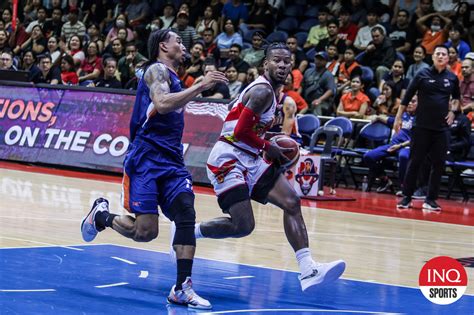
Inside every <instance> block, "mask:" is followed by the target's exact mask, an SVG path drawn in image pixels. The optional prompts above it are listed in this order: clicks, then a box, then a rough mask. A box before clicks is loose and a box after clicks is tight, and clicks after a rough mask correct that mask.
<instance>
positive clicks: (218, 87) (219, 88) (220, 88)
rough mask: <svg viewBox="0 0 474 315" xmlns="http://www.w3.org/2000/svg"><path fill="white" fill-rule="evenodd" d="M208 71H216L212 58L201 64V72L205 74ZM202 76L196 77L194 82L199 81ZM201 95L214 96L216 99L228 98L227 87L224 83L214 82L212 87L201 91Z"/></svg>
mask: <svg viewBox="0 0 474 315" xmlns="http://www.w3.org/2000/svg"><path fill="white" fill-rule="evenodd" d="M209 71H217V67H216V65H215V64H214V60H205V61H204V65H203V73H204V75H206V73H208V72H209ZM203 78H204V76H201V77H199V78H197V79H196V80H195V81H194V84H197V83H199V82H201V80H202V79H203ZM201 96H202V97H207V98H216V99H230V94H229V88H228V87H227V85H226V84H224V83H216V84H215V85H214V87H213V88H211V89H208V90H206V91H203V92H202V93H201Z"/></svg>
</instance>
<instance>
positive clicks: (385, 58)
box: [361, 26, 396, 84]
mask: <svg viewBox="0 0 474 315" xmlns="http://www.w3.org/2000/svg"><path fill="white" fill-rule="evenodd" d="M371 34H372V42H370V44H369V46H367V48H366V50H365V54H364V56H363V57H362V62H361V63H362V65H364V66H368V67H370V68H371V69H372V70H373V71H374V73H375V76H376V79H377V84H380V80H382V77H383V76H384V74H385V73H387V72H389V71H390V70H389V69H390V68H391V67H392V65H393V62H394V61H395V58H396V52H395V48H394V47H393V45H392V41H391V40H390V38H388V37H386V36H385V33H384V30H383V29H382V28H381V27H378V26H375V27H374V28H373V29H372V31H371Z"/></svg>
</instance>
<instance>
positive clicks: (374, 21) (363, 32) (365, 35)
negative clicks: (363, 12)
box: [354, 9, 385, 51]
mask: <svg viewBox="0 0 474 315" xmlns="http://www.w3.org/2000/svg"><path fill="white" fill-rule="evenodd" d="M378 22H379V16H378V12H377V10H376V9H369V11H368V12H367V25H365V26H362V27H361V28H359V30H358V31H357V36H356V39H355V41H354V47H355V48H357V49H358V50H359V51H364V50H365V49H366V48H367V46H368V45H369V43H370V42H371V41H372V33H371V31H372V29H373V28H374V27H375V26H379V27H381V28H383V29H384V31H385V28H384V27H383V26H382V25H381V24H378Z"/></svg>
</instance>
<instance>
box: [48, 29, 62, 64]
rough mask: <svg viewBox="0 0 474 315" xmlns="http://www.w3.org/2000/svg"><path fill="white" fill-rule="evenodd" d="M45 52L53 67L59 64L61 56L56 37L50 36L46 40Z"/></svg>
mask: <svg viewBox="0 0 474 315" xmlns="http://www.w3.org/2000/svg"><path fill="white" fill-rule="evenodd" d="M46 52H47V53H48V54H49V55H50V56H51V61H52V62H53V66H56V65H57V64H58V63H59V60H60V59H61V58H59V57H60V56H61V49H60V48H59V40H58V38H57V37H56V36H54V35H51V36H50V37H49V38H48V43H47V47H46Z"/></svg>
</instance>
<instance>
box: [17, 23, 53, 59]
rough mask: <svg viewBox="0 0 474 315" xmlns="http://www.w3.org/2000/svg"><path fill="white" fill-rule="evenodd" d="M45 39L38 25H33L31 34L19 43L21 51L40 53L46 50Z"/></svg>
mask: <svg viewBox="0 0 474 315" xmlns="http://www.w3.org/2000/svg"><path fill="white" fill-rule="evenodd" d="M46 45H47V41H46V38H45V37H44V34H43V30H42V29H41V26H40V25H36V26H34V27H33V29H32V31H31V36H30V38H28V40H27V41H25V42H24V43H23V44H22V45H21V51H27V50H31V51H33V52H34V53H35V54H37V55H40V54H42V53H44V52H45V50H46Z"/></svg>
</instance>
